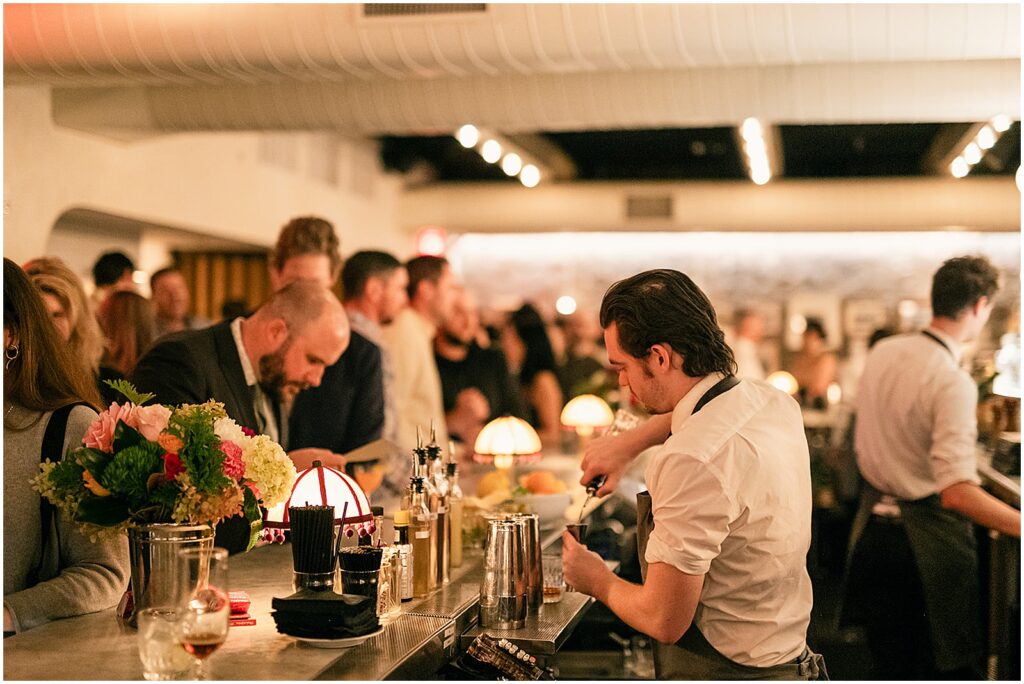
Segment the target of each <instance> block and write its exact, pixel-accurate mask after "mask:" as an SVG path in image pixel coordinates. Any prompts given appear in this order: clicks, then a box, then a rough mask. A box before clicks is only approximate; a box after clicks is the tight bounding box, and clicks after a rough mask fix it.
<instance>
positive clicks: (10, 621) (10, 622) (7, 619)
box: [4, 606, 14, 632]
mask: <svg viewBox="0 0 1024 684" xmlns="http://www.w3.org/2000/svg"><path fill="white" fill-rule="evenodd" d="M4 631H5V632H13V631H14V618H12V617H11V611H9V610H7V606H4Z"/></svg>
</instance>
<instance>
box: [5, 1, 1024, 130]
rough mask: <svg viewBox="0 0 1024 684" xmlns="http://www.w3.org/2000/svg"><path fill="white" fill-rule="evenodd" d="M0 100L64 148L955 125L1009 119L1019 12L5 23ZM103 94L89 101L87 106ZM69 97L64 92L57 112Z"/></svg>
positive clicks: (143, 17)
mask: <svg viewBox="0 0 1024 684" xmlns="http://www.w3.org/2000/svg"><path fill="white" fill-rule="evenodd" d="M4 20H5V21H4V57H5V60H4V68H5V79H6V80H5V85H14V84H18V83H25V82H39V81H45V82H49V83H52V84H54V85H58V86H64V87H65V88H66V89H63V90H60V91H59V92H58V93H57V96H56V97H55V101H54V116H55V119H56V120H57V121H58V122H59V123H62V124H63V125H67V126H72V127H78V128H106V129H111V130H114V129H121V130H126V131H132V130H135V131H146V130H158V131H159V130H166V131H176V130H235V129H245V130H253V129H342V130H347V131H352V132H359V133H363V134H378V133H385V132H390V133H423V132H429V131H438V132H450V131H451V130H454V128H455V127H457V126H458V125H460V124H462V123H465V122H466V121H472V122H474V123H476V124H478V125H483V126H488V127H491V128H496V129H500V130H504V131H506V132H509V133H515V132H524V131H532V130H570V129H575V130H582V129H601V128H607V129H614V128H630V127H632V128H636V127H654V126H706V125H735V123H736V122H737V121H739V120H742V119H743V118H745V117H747V116H757V117H760V118H763V119H765V120H768V121H774V122H782V123H824V122H883V121H931V122H940V121H965V120H981V119H986V118H988V117H991V116H992V115H994V114H996V113H999V112H1003V113H1007V114H1009V115H1011V116H1013V117H1015V118H1018V117H1019V109H1020V104H1019V101H1020V94H1019V93H1020V82H1019V64H1020V62H1019V58H1020V45H1019V42H1020V40H1019V39H1020V27H1019V24H1020V8H1019V6H1017V5H1015V4H998V5H996V4H991V5H902V4H901V5H797V4H794V5H772V4H763V5H760V4H759V5H753V4H748V5H680V4H618V5H606V4H578V5H577V4H538V5H528V4H514V5H513V4H491V5H487V6H486V7H485V9H484V11H482V12H464V13H450V12H446V13H442V14H437V15H417V16H415V17H409V16H398V17H390V16H386V17H367V16H363V7H362V5H336V4H310V5H288V4H264V5H202V4H193V5H148V4H138V5H120V4H118V5H73V4H72V5H16V4H8V5H5V6H4ZM100 87H102V88H100ZM73 91H78V92H73Z"/></svg>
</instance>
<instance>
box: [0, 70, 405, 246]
mask: <svg viewBox="0 0 1024 684" xmlns="http://www.w3.org/2000/svg"><path fill="white" fill-rule="evenodd" d="M50 97H51V96H50V89H49V87H47V86H12V87H5V88H4V256H7V257H9V258H11V259H13V260H15V261H17V262H19V263H20V262H23V261H25V260H26V259H29V258H31V257H34V256H39V255H41V254H43V253H45V250H46V248H47V246H48V238H49V235H50V231H51V230H52V228H53V226H54V224H55V222H56V221H57V219H58V217H60V216H61V215H62V214H63V213H64V212H65V211H67V210H69V209H73V208H84V209H89V210H94V211H99V212H104V213H107V214H112V215H115V216H123V217H126V218H129V219H133V220H137V221H140V222H142V223H146V224H155V225H162V226H171V227H176V228H181V229H185V230H191V231H194V232H196V233H201V234H206V235H212V236H217V237H221V238H226V239H229V240H237V241H240V242H243V243H246V244H250V245H252V244H256V245H265V246H269V245H271V244H272V243H273V241H274V239H275V238H276V236H277V232H278V230H279V229H280V227H281V225H283V224H284V223H285V222H286V221H287V220H288V219H289V218H291V217H293V216H296V215H300V214H317V215H321V216H324V217H325V218H327V219H329V220H330V221H332V222H333V223H334V224H335V226H336V228H337V229H338V232H339V235H340V236H341V240H342V250H343V252H344V253H351V252H352V251H354V250H357V249H360V248H364V247H370V246H373V247H377V248H382V249H387V250H390V251H393V252H395V253H396V254H398V255H400V256H403V257H404V256H406V255H408V254H409V253H410V252H411V250H412V249H413V240H412V238H411V237H410V236H408V235H406V234H405V233H403V232H402V231H401V230H400V229H399V226H398V221H397V218H396V208H397V198H398V195H399V193H400V192H401V185H400V181H399V179H397V178H395V177H392V176H388V175H386V174H385V173H384V172H383V171H382V170H381V168H380V165H379V161H378V158H377V154H376V151H375V148H374V147H373V144H372V143H369V142H364V141H355V140H347V139H342V138H339V137H337V136H333V135H328V134H324V133H295V134H272V135H271V134H262V133H195V134H192V133H189V134H175V135H160V136H153V137H147V138H142V139H137V140H134V141H123V140H122V141H117V140H114V139H111V138H107V137H103V136H99V135H94V134H89V133H82V132H79V131H73V130H69V129H65V128H60V127H58V126H55V125H54V124H53V122H52V118H51V112H50ZM112 246H113V245H112ZM160 249H161V248H160V247H159V246H154V245H152V244H150V245H148V246H147V247H146V250H145V251H146V253H147V254H148V255H150V256H152V255H155V254H158V253H159V252H160ZM154 258H157V257H156V256H154Z"/></svg>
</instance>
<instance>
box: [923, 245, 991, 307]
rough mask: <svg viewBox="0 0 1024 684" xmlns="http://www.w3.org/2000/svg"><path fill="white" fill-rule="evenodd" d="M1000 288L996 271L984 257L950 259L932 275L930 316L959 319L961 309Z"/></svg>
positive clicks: (972, 304) (989, 296) (989, 295)
mask: <svg viewBox="0 0 1024 684" xmlns="http://www.w3.org/2000/svg"><path fill="white" fill-rule="evenodd" d="M998 290H999V270H998V269H997V268H996V267H995V266H993V265H992V263H991V262H990V261H989V260H988V259H986V258H985V257H983V256H963V257H955V258H953V259H949V260H948V261H946V262H945V263H943V264H942V266H941V267H939V270H938V271H936V272H935V276H934V277H933V278H932V315H933V316H941V317H943V318H959V316H960V314H961V313H963V311H964V309H966V308H967V307H969V306H974V304H975V303H976V302H977V301H978V300H979V299H980V298H982V297H988V298H989V299H991V298H992V295H994V294H995V293H996V292H997V291H998Z"/></svg>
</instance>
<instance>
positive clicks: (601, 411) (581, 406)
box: [562, 394, 615, 439]
mask: <svg viewBox="0 0 1024 684" xmlns="http://www.w3.org/2000/svg"><path fill="white" fill-rule="evenodd" d="M614 420H615V415H614V414H613V413H612V409H611V407H610V406H608V404H607V402H605V400H604V399H602V398H601V397H599V396H597V395H596V394H581V395H580V396H578V397H573V398H572V399H571V400H570V401H569V403H568V404H566V405H565V408H563V409H562V425H564V426H566V427H571V428H573V429H575V430H576V434H577V435H579V436H580V438H582V439H586V438H587V437H590V436H591V435H593V434H594V430H595V429H596V428H599V427H608V426H609V425H611V424H612V422H614Z"/></svg>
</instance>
